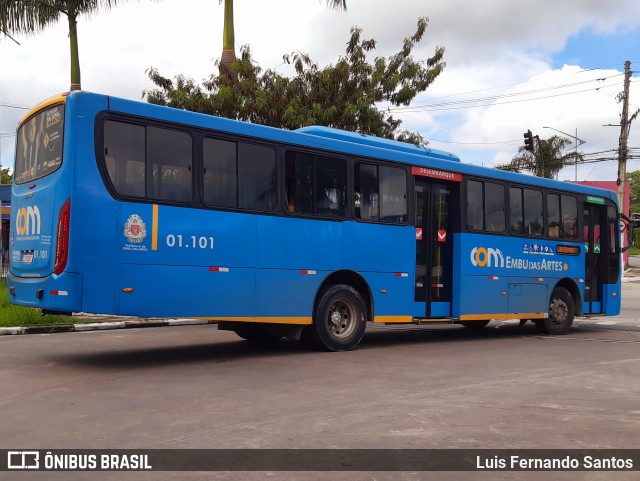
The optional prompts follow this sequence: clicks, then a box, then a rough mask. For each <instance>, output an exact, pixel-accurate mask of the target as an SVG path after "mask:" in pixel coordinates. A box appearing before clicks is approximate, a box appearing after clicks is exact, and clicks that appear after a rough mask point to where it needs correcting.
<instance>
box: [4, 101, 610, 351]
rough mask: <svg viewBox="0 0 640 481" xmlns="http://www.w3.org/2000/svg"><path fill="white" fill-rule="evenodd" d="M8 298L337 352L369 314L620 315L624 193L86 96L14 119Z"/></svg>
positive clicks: (447, 317) (357, 140) (403, 319)
mask: <svg viewBox="0 0 640 481" xmlns="http://www.w3.org/2000/svg"><path fill="white" fill-rule="evenodd" d="M12 189H13V190H12V208H13V214H12V216H13V219H12V226H11V233H10V256H11V260H10V274H9V276H8V280H7V283H8V290H9V297H10V300H11V302H12V303H14V304H18V305H23V306H30V307H34V308H39V309H42V310H43V312H54V313H73V312H91V313H104V314H115V315H132V316H143V317H183V318H185V317H186V318H202V319H209V320H211V321H212V323H213V322H217V323H218V325H219V328H221V329H227V330H233V331H235V332H236V333H237V334H238V335H239V336H241V337H243V338H245V339H249V340H253V341H272V340H275V339H279V338H281V337H290V338H295V339H302V340H305V341H307V342H309V343H312V344H315V345H317V346H319V347H321V348H323V349H326V350H331V351H341V350H349V349H353V348H355V347H356V346H357V345H358V343H359V342H360V340H361V338H362V336H363V333H364V331H365V327H366V325H367V323H368V322H373V323H383V324H392V323H395V324H398V323H428V322H446V323H456V324H462V325H464V326H466V327H470V328H478V327H483V326H485V325H486V324H487V323H489V322H490V321H492V320H505V319H520V320H521V321H522V322H526V321H533V322H534V323H535V325H536V326H537V328H538V330H539V331H540V332H542V333H547V334H563V333H566V332H567V331H568V329H569V328H570V327H571V325H572V322H573V319H574V316H587V315H591V314H597V315H607V316H610V315H617V314H619V311H620V291H621V284H620V280H621V279H620V277H621V272H620V255H621V248H620V240H619V239H620V226H619V214H618V205H617V201H616V197H615V195H614V194H613V192H609V191H604V190H600V189H595V188H590V187H586V186H580V185H574V184H568V183H563V182H557V181H553V180H548V179H541V178H537V177H532V176H526V175H520V174H515V173H510V172H504V171H500V170H496V169H489V168H483V167H479V166H476V165H470V164H465V163H462V162H460V159H459V158H458V157H456V156H455V155H453V154H450V153H447V152H442V151H438V150H434V149H430V148H425V147H420V146H415V145H411V144H405V143H400V142H394V141H390V140H385V139H380V138H375V137H371V136H365V135H360V134H355V133H350V132H345V131H341V130H337V129H331V128H323V127H306V128H302V129H300V130H297V131H285V130H279V129H274V128H269V127H264V126H260V125H254V124H247V123H243V122H238V121H233V120H229V119H223V118H217V117H213V116H208V115H202V114H197V113H193V112H187V111H180V110H176V109H171V108H166V107H160V106H157V105H151V104H147V103H142V102H135V101H130V100H124V99H120V98H115V97H111V96H106V95H98V94H94V93H89V92H84V91H78V92H73V93H70V94H63V95H58V96H56V97H53V98H51V99H49V100H47V101H45V102H43V103H42V104H40V105H38V106H37V107H35V108H34V109H33V110H32V111H31V112H29V113H28V114H27V115H26V116H25V118H24V119H23V120H22V121H21V122H20V123H19V126H18V132H17V145H16V159H15V168H14V176H13V187H12Z"/></svg>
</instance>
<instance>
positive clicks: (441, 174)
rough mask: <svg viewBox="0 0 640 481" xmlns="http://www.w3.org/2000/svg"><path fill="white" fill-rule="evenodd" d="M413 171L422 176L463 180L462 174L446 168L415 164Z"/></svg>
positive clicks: (455, 180) (454, 180)
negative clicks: (439, 168)
mask: <svg viewBox="0 0 640 481" xmlns="http://www.w3.org/2000/svg"><path fill="white" fill-rule="evenodd" d="M411 173H412V174H413V175H419V176H422V177H431V178H434V179H442V180H451V181H453V182H462V175H461V174H456V173H454V172H447V171H446V170H438V169H431V168H429V167H417V166H413V168H412V170H411Z"/></svg>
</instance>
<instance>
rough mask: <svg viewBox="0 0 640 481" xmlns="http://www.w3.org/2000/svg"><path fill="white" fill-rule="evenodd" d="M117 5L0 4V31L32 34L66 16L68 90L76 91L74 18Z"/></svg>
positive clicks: (109, 1) (92, 1) (77, 0)
mask: <svg viewBox="0 0 640 481" xmlns="http://www.w3.org/2000/svg"><path fill="white" fill-rule="evenodd" d="M117 3H118V0H0V31H2V32H4V33H7V34H8V33H10V32H13V33H25V34H34V33H36V32H39V31H40V30H43V29H44V28H45V27H48V26H49V25H51V24H54V23H56V22H57V21H58V20H60V18H61V17H63V16H66V17H67V21H68V22H69V46H70V51H71V87H70V89H71V90H80V57H79V54H78V31H77V28H76V27H77V24H78V15H81V14H90V13H93V12H95V11H97V10H99V9H101V8H107V9H108V8H111V7H112V6H115V5H116V4H117Z"/></svg>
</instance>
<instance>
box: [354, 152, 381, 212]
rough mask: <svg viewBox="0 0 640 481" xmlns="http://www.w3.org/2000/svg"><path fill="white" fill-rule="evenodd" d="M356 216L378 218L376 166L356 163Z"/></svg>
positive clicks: (378, 203)
mask: <svg viewBox="0 0 640 481" xmlns="http://www.w3.org/2000/svg"><path fill="white" fill-rule="evenodd" d="M355 190H356V202H355V209H356V217H358V218H360V219H362V220H380V202H379V197H380V194H379V192H380V191H379V179H378V167H377V166H375V165H369V164H356V169H355Z"/></svg>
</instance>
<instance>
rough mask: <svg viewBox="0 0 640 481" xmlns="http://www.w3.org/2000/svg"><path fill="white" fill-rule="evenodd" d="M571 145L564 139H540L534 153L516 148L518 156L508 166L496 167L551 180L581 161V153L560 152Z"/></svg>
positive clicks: (553, 137) (552, 137)
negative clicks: (561, 171) (529, 173)
mask: <svg viewBox="0 0 640 481" xmlns="http://www.w3.org/2000/svg"><path fill="white" fill-rule="evenodd" d="M570 143H571V140H569V139H567V138H566V137H558V136H557V135H552V136H551V137H549V138H548V139H547V140H545V139H540V140H539V141H538V142H537V147H536V151H535V152H530V151H528V150H526V149H525V147H524V146H521V147H520V148H518V155H516V156H515V157H513V159H511V162H510V163H508V164H503V165H497V166H496V168H498V169H501V170H510V171H513V172H522V171H523V170H524V171H528V172H531V173H532V174H534V175H537V176H538V177H546V178H548V179H553V178H555V177H556V175H557V174H558V172H560V170H562V168H563V167H564V166H565V165H567V164H573V163H575V162H579V161H581V160H582V159H583V157H582V154H581V153H576V152H569V153H566V154H563V153H562V150H563V149H564V148H565V147H566V146H567V145H569V144H570Z"/></svg>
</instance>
